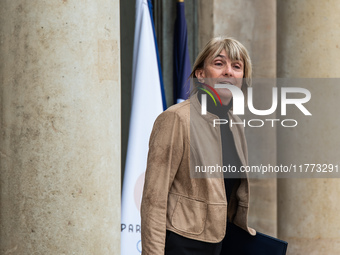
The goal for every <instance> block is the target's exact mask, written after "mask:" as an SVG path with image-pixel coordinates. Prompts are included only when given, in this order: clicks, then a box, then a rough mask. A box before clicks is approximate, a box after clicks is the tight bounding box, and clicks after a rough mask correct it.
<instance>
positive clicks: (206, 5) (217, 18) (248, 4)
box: [198, 0, 277, 236]
mask: <svg viewBox="0 0 340 255" xmlns="http://www.w3.org/2000/svg"><path fill="white" fill-rule="evenodd" d="M198 24H199V30H198V31H199V48H200V49H201V48H202V47H203V46H204V45H205V43H206V42H207V41H208V40H209V39H210V38H212V37H213V36H218V35H227V36H230V37H233V38H235V39H237V40H239V41H240V42H241V43H242V44H244V46H245V47H246V48H247V49H248V51H249V54H250V57H251V59H252V62H253V72H254V73H253V78H254V84H253V87H254V106H255V107H256V108H257V109H268V108H270V106H271V88H272V87H273V86H275V83H273V81H274V79H273V78H275V77H276V1H274V0H261V1H248V0H241V1H240V0H229V1H225V0H212V1H205V0H201V1H200V3H199V15H198ZM259 78H261V79H259ZM268 78H271V79H268ZM264 95H268V97H266V96H264ZM241 117H242V118H244V119H250V118H254V117H251V116H250V115H249V114H248V115H245V116H241ZM256 118H258V117H256ZM246 135H247V140H248V149H249V163H250V165H260V164H261V163H262V164H265V163H266V164H269V163H270V164H271V165H275V164H276V129H275V128H272V127H270V126H268V125H267V126H265V127H263V128H260V129H255V128H247V129H246ZM250 184H251V196H250V199H251V200H250V215H249V225H250V226H252V227H254V228H255V229H256V230H258V231H261V232H264V233H267V234H269V235H274V236H275V235H276V231H277V211H276V210H277V198H276V179H251V182H250Z"/></svg>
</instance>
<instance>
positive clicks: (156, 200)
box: [141, 94, 256, 255]
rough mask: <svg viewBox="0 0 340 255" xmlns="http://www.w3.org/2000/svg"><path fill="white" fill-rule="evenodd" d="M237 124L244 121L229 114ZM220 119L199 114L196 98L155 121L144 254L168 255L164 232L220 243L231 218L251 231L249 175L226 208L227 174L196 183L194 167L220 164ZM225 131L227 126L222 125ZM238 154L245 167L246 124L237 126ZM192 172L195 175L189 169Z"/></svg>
mask: <svg viewBox="0 0 340 255" xmlns="http://www.w3.org/2000/svg"><path fill="white" fill-rule="evenodd" d="M228 114H229V118H230V120H233V122H240V121H241V120H240V119H239V118H238V117H237V116H234V115H233V114H232V112H231V111H229V113H228ZM214 119H218V117H217V116H216V115H213V114H211V113H209V112H207V115H201V105H200V103H199V101H198V98H197V94H196V95H193V96H192V97H191V98H190V99H189V100H186V101H184V102H182V103H180V104H177V105H174V106H172V107H170V108H169V109H168V110H166V111H164V112H163V113H162V114H160V115H159V116H158V118H157V119H156V121H155V124H154V127H153V130H152V133H151V136H150V142H149V154H148V163H147V169H146V174H145V184H144V191H143V198H142V204H141V232H142V254H143V255H150V254H156V255H160V254H164V246H165V236H166V229H168V230H171V231H173V232H175V233H177V234H179V235H182V236H184V237H187V238H191V239H195V240H200V241H204V242H211V243H217V242H220V241H222V239H223V238H224V236H225V230H226V222H227V217H228V218H229V220H230V221H232V222H233V223H234V224H236V225H238V226H240V227H241V228H243V229H245V230H246V231H248V232H249V233H250V234H251V235H255V234H256V232H255V230H254V229H252V228H249V227H248V224H247V221H248V206H249V183H248V178H247V176H246V175H245V178H244V179H241V181H240V184H239V186H237V185H235V186H237V187H235V189H234V190H233V192H232V195H231V199H230V204H229V206H227V199H226V194H225V187H224V180H223V174H222V173H218V174H215V175H214V176H211V175H210V174H207V178H202V176H199V177H201V178H194V177H196V176H191V175H190V171H192V172H193V171H194V169H195V166H204V165H206V166H209V165H216V164H219V165H220V166H222V165H223V163H222V160H223V159H222V149H221V148H222V145H221V133H220V126H219V125H217V126H216V127H213V120H214ZM222 128H223V126H222ZM231 132H232V134H233V137H234V141H235V146H236V151H237V153H238V155H239V157H240V160H241V163H242V165H247V161H248V155H247V144H246V140H245V136H244V130H243V125H233V126H232V127H231ZM190 169H191V170H190Z"/></svg>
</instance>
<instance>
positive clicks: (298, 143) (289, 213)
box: [278, 0, 340, 255]
mask: <svg viewBox="0 0 340 255" xmlns="http://www.w3.org/2000/svg"><path fill="white" fill-rule="evenodd" d="M278 10H279V12H278V76H279V77H298V78H328V77H337V78H338V77H340V69H339V66H340V48H339V38H340V29H339V28H340V27H339V26H340V18H339V15H338V13H339V11H340V6H339V3H338V1H336V0H333V1H332V0H331V1H314V0H313V1H293V0H288V1H286V0H285V1H278ZM323 85H324V84H323V83H322V82H321V83H320V84H319V85H318V86H311V87H310V89H311V90H312V92H311V93H312V99H313V100H311V102H310V104H309V108H310V109H311V111H312V114H313V118H314V120H315V118H317V121H318V123H324V125H312V124H311V123H312V121H306V120H305V121H304V122H302V123H301V126H300V127H299V128H298V129H295V130H294V131H293V130H291V131H288V130H284V129H280V130H279V131H278V148H280V149H279V153H278V161H279V162H282V163H289V162H292V161H296V162H301V163H302V162H304V163H323V162H324V161H326V162H334V163H335V162H338V160H339V153H338V152H339V143H340V135H339V128H338V127H339V124H340V123H339V120H338V118H337V117H335V116H337V114H336V110H335V111H334V112H333V113H329V112H327V111H326V110H323V107H325V106H327V109H337V108H338V101H339V100H338V98H339V95H340V91H339V89H338V88H337V87H331V88H330V87H328V86H323ZM334 113H335V114H334ZM291 117H292V118H294V117H295V118H299V115H298V113H293V114H292V115H291ZM299 125H300V124H299ZM339 192H340V180H339V179H329V178H327V179H282V180H279V182H278V199H279V200H278V202H279V207H278V208H279V209H278V234H279V237H280V238H282V239H285V240H287V241H288V242H289V249H288V254H294V255H296V254H298V255H299V254H313V255H319V254H339V253H340V245H339V240H340V232H339V229H340V219H339V210H340V203H339Z"/></svg>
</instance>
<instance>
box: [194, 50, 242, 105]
mask: <svg viewBox="0 0 340 255" xmlns="http://www.w3.org/2000/svg"><path fill="white" fill-rule="evenodd" d="M243 70H244V63H243V61H241V60H234V61H232V60H230V59H229V58H228V55H227V53H226V51H225V50H222V51H221V53H220V54H218V55H217V56H216V57H215V58H210V59H206V60H205V63H204V68H203V69H201V70H197V71H196V73H195V74H196V77H197V78H198V80H199V81H200V82H204V83H207V84H209V85H210V86H212V87H214V85H215V84H217V83H219V84H221V83H225V84H232V85H234V86H237V87H238V88H240V89H241V87H242V78H243V75H244V71H243ZM212 83H213V84H212ZM216 92H217V93H218V94H219V96H220V97H221V101H222V103H223V105H228V104H229V102H230V100H231V98H232V94H231V92H230V90H229V89H224V88H220V89H216Z"/></svg>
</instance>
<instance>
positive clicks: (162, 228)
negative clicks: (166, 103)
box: [141, 111, 188, 255]
mask: <svg viewBox="0 0 340 255" xmlns="http://www.w3.org/2000/svg"><path fill="white" fill-rule="evenodd" d="M183 126H184V124H183V121H181V120H180V117H179V116H178V114H176V112H171V111H165V112H163V113H162V114H161V115H159V116H158V118H157V119H156V121H155V124H154V126H153V130H152V133H151V136H150V141H149V153H148V161H147V169H146V173H145V183H144V190H143V198H142V203H141V234H142V254H143V255H151V254H156V255H161V254H164V246H165V236H166V214H167V201H168V193H169V190H170V187H171V185H172V182H173V180H174V177H175V175H176V172H177V170H178V168H179V165H180V162H181V160H182V157H183V151H184V144H185V142H186V141H184V139H186V138H185V137H187V136H188V134H186V135H185V134H184V132H185V131H184V130H185V129H184V127H183Z"/></svg>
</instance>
